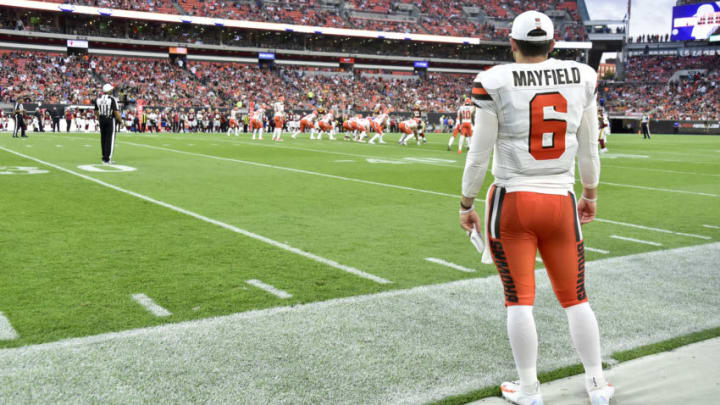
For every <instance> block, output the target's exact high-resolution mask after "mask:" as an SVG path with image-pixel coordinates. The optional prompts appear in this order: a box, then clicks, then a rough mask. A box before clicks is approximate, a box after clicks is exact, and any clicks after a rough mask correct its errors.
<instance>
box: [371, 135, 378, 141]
mask: <svg viewBox="0 0 720 405" xmlns="http://www.w3.org/2000/svg"><path fill="white" fill-rule="evenodd" d="M379 137H380V135H375V136H373V137H372V139H371V140H370V142H375V140H376V139H378V138H379Z"/></svg>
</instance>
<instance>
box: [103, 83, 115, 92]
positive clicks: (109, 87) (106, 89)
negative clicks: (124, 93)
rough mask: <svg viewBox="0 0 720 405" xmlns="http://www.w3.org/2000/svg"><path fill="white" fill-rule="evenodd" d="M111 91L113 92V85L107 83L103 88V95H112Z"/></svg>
mask: <svg viewBox="0 0 720 405" xmlns="http://www.w3.org/2000/svg"><path fill="white" fill-rule="evenodd" d="M111 91H113V86H112V84H110V83H105V85H104V86H103V93H110V92H111Z"/></svg>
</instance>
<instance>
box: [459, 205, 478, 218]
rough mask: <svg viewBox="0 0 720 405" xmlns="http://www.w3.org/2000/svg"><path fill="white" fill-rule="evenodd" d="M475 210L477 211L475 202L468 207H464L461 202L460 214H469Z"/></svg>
mask: <svg viewBox="0 0 720 405" xmlns="http://www.w3.org/2000/svg"><path fill="white" fill-rule="evenodd" d="M473 211H475V204H473V205H471V206H470V208H468V209H463V206H462V204H460V215H465V214H469V213H471V212H473Z"/></svg>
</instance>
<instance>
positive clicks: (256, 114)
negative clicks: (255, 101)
mask: <svg viewBox="0 0 720 405" xmlns="http://www.w3.org/2000/svg"><path fill="white" fill-rule="evenodd" d="M264 119H265V105H264V104H260V105H258V107H257V109H256V110H255V111H253V112H252V117H251V118H250V130H251V131H252V139H253V140H255V136H256V135H257V137H258V139H260V140H262V139H263V137H262V135H263V120H264Z"/></svg>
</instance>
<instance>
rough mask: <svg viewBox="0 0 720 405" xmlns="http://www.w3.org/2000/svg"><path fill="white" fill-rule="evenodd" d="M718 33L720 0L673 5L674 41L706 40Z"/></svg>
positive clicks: (672, 34)
mask: <svg viewBox="0 0 720 405" xmlns="http://www.w3.org/2000/svg"><path fill="white" fill-rule="evenodd" d="M718 34H720V1H716V2H706V3H698V4H691V5H687V6H677V7H673V18H672V31H671V39H672V40H673V41H705V40H708V39H710V37H711V36H714V35H718Z"/></svg>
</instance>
